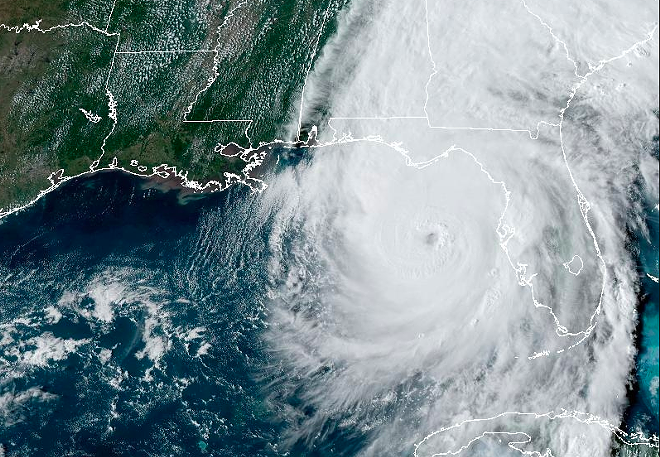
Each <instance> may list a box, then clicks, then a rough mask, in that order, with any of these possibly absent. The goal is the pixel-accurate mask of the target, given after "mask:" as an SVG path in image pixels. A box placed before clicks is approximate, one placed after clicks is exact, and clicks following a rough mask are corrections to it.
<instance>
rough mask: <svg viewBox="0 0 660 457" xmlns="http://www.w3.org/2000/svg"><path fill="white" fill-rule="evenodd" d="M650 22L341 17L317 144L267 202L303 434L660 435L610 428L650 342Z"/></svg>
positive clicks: (486, 446)
mask: <svg viewBox="0 0 660 457" xmlns="http://www.w3.org/2000/svg"><path fill="white" fill-rule="evenodd" d="M657 14H658V11H657V3H654V4H648V3H644V2H637V4H635V5H632V4H630V2H626V3H624V2H620V3H619V4H611V5H610V4H608V5H603V4H601V3H599V2H587V3H585V2H580V3H579V4H575V5H567V4H547V3H543V2H536V1H534V2H532V1H528V2H526V1H507V2H504V3H501V2H496V3H488V2H486V3H483V2H480V3H465V2H433V1H430V0H429V1H424V0H420V1H412V2H404V3H401V2H386V3H377V2H368V1H361V2H356V3H355V4H353V5H352V7H351V8H350V9H349V10H348V11H347V12H345V14H344V16H343V17H342V18H341V22H340V24H339V29H338V32H337V34H336V36H335V38H334V41H332V42H331V43H330V44H329V45H328V46H326V47H325V48H324V49H323V50H322V54H321V57H320V60H319V62H318V63H317V65H316V66H315V68H314V69H312V71H311V72H310V74H309V75H308V78H307V82H306V85H305V90H304V92H303V96H302V98H301V101H300V106H301V114H300V118H299V120H298V123H297V126H293V127H292V130H295V132H294V134H297V135H301V128H304V127H306V126H310V125H318V135H317V137H316V144H315V147H314V148H313V151H312V154H311V157H308V158H305V159H303V160H302V161H301V162H300V163H299V164H298V165H296V166H293V167H285V168H284V169H283V170H281V171H279V172H278V173H277V174H276V175H274V176H272V177H271V179H270V180H269V181H268V183H269V186H270V187H269V188H268V189H267V190H266V191H265V192H264V194H263V195H262V196H261V197H260V199H259V200H258V206H259V208H258V213H259V214H260V215H261V216H260V217H261V218H262V219H263V220H269V221H271V222H272V227H273V228H272V230H271V233H270V235H269V247H270V249H271V254H272V257H271V260H270V265H269V274H270V286H269V298H270V302H271V303H270V306H269V308H270V317H269V321H270V322H269V330H268V332H267V340H268V343H269V345H270V347H271V349H272V351H273V353H274V354H276V355H277V356H278V357H279V358H281V360H283V363H284V364H285V365H286V367H287V370H288V371H287V372H288V373H292V374H293V375H292V376H291V377H287V379H282V380H281V383H282V385H284V386H285V387H286V388H288V389H290V390H291V392H294V391H295V392H296V395H297V396H299V397H300V398H301V399H302V401H303V403H304V404H307V405H308V407H309V411H311V412H310V413H309V414H306V415H305V416H304V417H300V418H298V419H297V422H296V423H297V424H298V426H297V427H294V428H293V429H292V430H290V432H289V436H288V440H289V441H290V442H300V441H301V440H303V441H307V442H313V441H314V440H315V439H316V438H318V437H319V436H324V435H327V434H329V433H331V431H330V430H329V429H331V428H332V427H331V426H329V425H328V424H330V423H335V424H336V423H338V424H339V425H336V427H338V428H342V429H351V428H352V427H355V428H359V429H360V431H362V432H368V433H370V434H371V436H373V437H374V438H373V440H371V441H370V444H369V446H368V448H367V449H366V450H365V449H362V450H361V451H360V452H361V453H362V454H363V455H399V454H400V453H405V452H408V451H412V449H413V448H414V452H415V455H418V456H432V455H484V456H495V455H497V456H500V455H519V454H525V455H575V456H592V455H606V454H607V453H608V451H609V449H610V447H611V445H612V441H613V440H623V441H625V442H628V443H629V444H631V445H640V446H648V445H649V444H650V445H651V446H653V445H654V443H655V446H657V440H656V441H655V442H654V441H653V440H651V442H650V443H649V441H648V440H647V439H646V438H644V437H640V436H628V435H626V434H624V433H623V432H621V431H620V430H618V429H617V428H616V427H617V426H618V424H620V422H621V416H622V413H623V409H624V407H625V395H626V385H627V380H628V374H629V372H630V369H631V367H632V364H633V363H634V355H635V348H634V343H633V337H632V334H633V330H634V326H635V320H636V311H635V303H636V293H637V286H636V271H635V265H634V260H633V258H632V257H631V254H630V253H629V252H628V251H627V250H626V248H625V244H626V230H627V229H630V228H631V227H630V226H628V227H626V224H628V225H631V224H632V225H633V226H634V224H635V221H636V220H637V219H636V218H639V217H641V216H640V212H641V210H640V208H639V203H638V202H637V201H636V200H634V199H633V198H632V197H631V189H632V188H635V189H639V191H640V192H645V193H647V194H648V195H651V196H652V195H654V194H655V195H656V197H655V198H656V199H657V159H655V160H654V159H653V158H652V157H651V156H650V155H649V154H648V152H644V151H645V148H647V147H648V144H649V142H650V140H651V137H652V135H653V134H654V133H655V132H657V116H655V115H654V114H653V109H654V108H655V107H656V106H657V98H658V92H657V91H658V89H657V83H658V75H657V67H658V52H657V47H658V29H657V23H654V22H653V21H654V20H656V19H654V18H657ZM367 17H368V18H370V19H369V21H367V20H366V19H365V18H367ZM374 18H375V19H374ZM602 30H608V31H609V32H608V33H601V31H602ZM314 131H316V128H315V129H314ZM640 176H641V177H642V179H641V181H640ZM635 186H636V187H635ZM626 221H628V222H626ZM291 379H295V380H297V381H292V380H291ZM338 418H342V419H341V420H339V419H338ZM333 427H334V426H333ZM547 450H550V451H549V452H550V454H548V453H546V452H547Z"/></svg>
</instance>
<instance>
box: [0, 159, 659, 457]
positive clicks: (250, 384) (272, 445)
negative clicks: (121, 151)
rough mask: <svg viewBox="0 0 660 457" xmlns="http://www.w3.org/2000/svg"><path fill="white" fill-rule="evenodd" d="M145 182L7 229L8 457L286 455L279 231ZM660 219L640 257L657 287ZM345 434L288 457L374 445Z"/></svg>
mask: <svg viewBox="0 0 660 457" xmlns="http://www.w3.org/2000/svg"><path fill="white" fill-rule="evenodd" d="M145 183H146V181H145V180H142V179H139V178H135V177H132V176H128V175H126V174H122V173H119V172H104V173H99V174H96V175H94V176H91V177H86V178H84V179H76V180H72V181H70V182H67V183H65V184H64V185H62V186H61V187H60V188H59V189H58V190H56V191H55V192H53V193H51V194H49V195H48V196H46V197H45V198H43V199H41V200H40V201H39V202H38V203H37V204H35V205H34V206H33V207H31V208H29V209H27V210H25V211H22V212H20V213H18V214H15V215H12V216H11V217H9V218H7V219H6V220H5V221H3V223H2V224H0V370H2V371H0V372H1V373H2V378H1V379H0V421H2V422H3V423H4V424H5V426H4V428H2V429H0V443H1V444H2V446H4V451H5V452H6V455H9V456H28V455H29V456H34V455H39V456H44V457H46V456H62V455H71V456H136V457H139V456H148V455H192V456H194V455H199V456H204V455H214V456H276V455H286V454H285V453H284V452H283V451H282V450H280V449H279V448H278V437H279V436H280V434H281V432H282V430H284V429H286V428H291V427H295V426H296V420H297V419H296V418H303V417H305V415H309V414H313V411H309V410H307V409H305V407H304V406H303V402H300V401H299V400H298V399H297V398H296V392H295V391H293V392H291V391H290V390H287V389H282V388H280V387H278V386H279V384H278V382H277V380H278V379H281V378H283V377H285V376H284V375H285V374H286V373H282V370H284V369H283V368H282V367H281V364H280V363H279V362H278V360H277V358H276V357H275V356H274V355H273V354H270V353H269V351H268V348H267V347H265V344H264V343H263V339H262V338H261V334H262V332H263V331H264V329H265V326H266V324H265V320H264V313H265V312H266V309H265V297H264V294H265V289H264V287H263V285H264V284H266V283H267V278H265V276H264V275H265V274H266V268H265V264H266V260H267V257H268V246H267V230H261V229H260V227H258V226H255V223H256V222H255V221H254V220H250V218H249V214H246V215H245V217H246V219H245V223H244V224H243V223H240V224H236V223H235V221H236V217H232V218H229V217H228V215H229V214H233V215H234V216H235V211H236V209H237V207H238V206H241V202H243V201H244V200H246V199H250V198H255V197H254V196H251V195H250V193H249V191H248V190H247V189H244V188H238V187H236V188H234V189H231V190H230V191H228V192H225V193H220V194H214V195H209V196H205V197H203V198H201V199H198V200H189V201H187V202H186V203H185V204H182V202H181V201H180V200H179V198H178V194H177V193H176V192H174V191H170V192H163V191H160V190H155V189H149V188H146V187H145ZM243 207H244V206H243ZM229 220H231V221H233V222H232V223H229V222H228V221H229ZM657 222H658V221H657V213H656V215H655V219H650V223H651V224H653V223H654V224H655V226H654V227H655V229H654V230H655V232H654V235H653V236H654V238H652V239H651V243H650V244H649V243H647V244H648V246H646V245H644V246H642V248H641V251H640V259H641V262H642V265H644V267H643V268H647V267H648V268H649V270H648V271H649V272H652V271H655V274H656V275H657V263H658V257H657V246H658V244H657V242H658V235H657V233H658V232H657V226H658V224H657ZM255 230H256V231H257V233H263V236H261V235H260V236H256V237H255V236H254V233H255ZM248 241H249V244H246V243H248ZM654 262H655V263H654ZM653 268H655V270H653ZM643 284H644V286H645V287H647V288H648V289H647V290H648V294H649V295H648V297H649V298H648V299H647V300H645V301H644V302H643V304H642V306H641V308H640V312H641V316H642V319H643V321H642V324H641V326H640V329H641V330H640V331H641V337H640V338H641V339H640V347H641V350H640V353H639V369H638V370H637V371H636V376H637V379H638V389H637V391H638V393H637V394H636V395H633V396H632V397H631V398H632V400H633V404H632V405H631V408H630V410H629V412H628V416H627V420H628V422H629V425H630V426H631V427H636V426H641V427H643V428H644V429H645V430H647V431H650V432H655V433H657V423H658V419H657V404H658V403H657V401H658V390H657V389H658V388H657V376H658V294H657V285H655V283H649V282H648V281H647V282H643ZM109 302H112V303H113V305H112V307H104V306H103V304H104V303H109ZM108 313H111V315H108ZM72 341H77V342H78V343H76V344H78V345H77V346H75V347H72V346H71V344H72V343H71V342H72ZM67 345H68V346H67ZM654 376H655V378H654ZM653 379H655V381H653ZM654 382H655V384H653V383H654ZM653 386H655V387H654V389H655V390H653ZM282 405H286V406H285V407H286V408H287V411H286V412H285V414H284V412H283V411H281V408H283V406H282ZM653 413H655V416H653ZM340 419H341V418H338V420H340ZM654 427H655V428H654ZM333 430H334V429H333V428H332V427H331V426H329V428H328V433H327V434H326V435H325V436H324V437H323V438H322V439H319V440H317V441H316V442H315V443H314V444H313V445H312V444H310V443H307V442H299V443H293V444H292V446H291V447H290V448H289V449H288V450H289V451H290V454H288V455H296V456H297V455H300V456H328V455H342V456H351V455H355V454H356V450H357V449H359V448H360V447H361V446H362V445H363V444H364V443H365V442H366V441H367V440H368V436H367V435H364V434H362V433H361V432H359V431H354V432H353V434H350V435H347V434H346V433H344V434H343V435H340V434H338V433H337V432H334V431H333Z"/></svg>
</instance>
